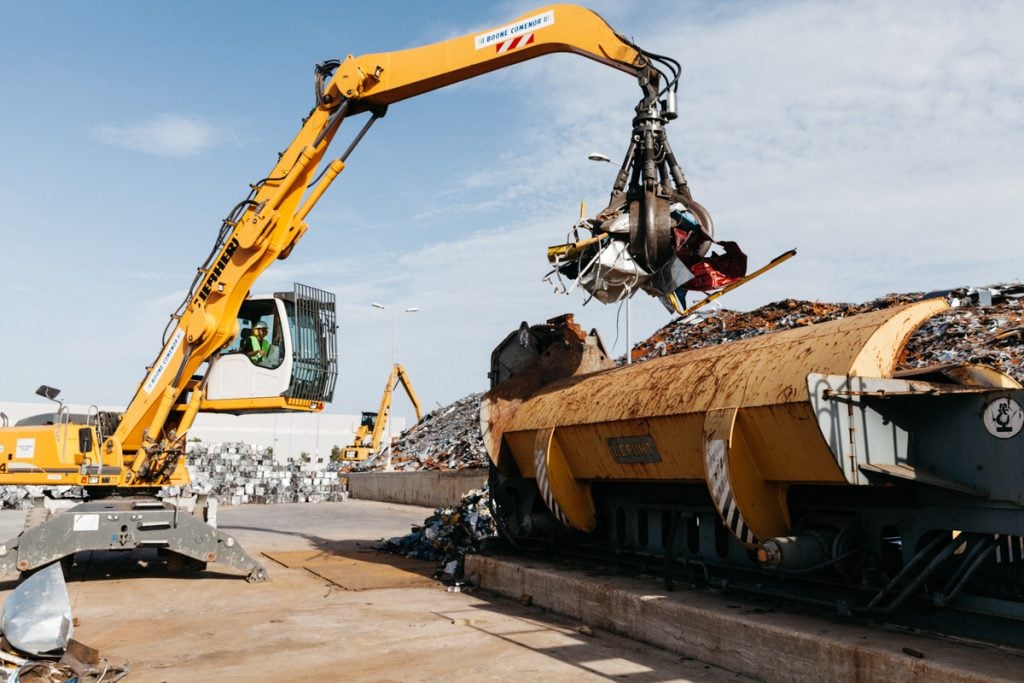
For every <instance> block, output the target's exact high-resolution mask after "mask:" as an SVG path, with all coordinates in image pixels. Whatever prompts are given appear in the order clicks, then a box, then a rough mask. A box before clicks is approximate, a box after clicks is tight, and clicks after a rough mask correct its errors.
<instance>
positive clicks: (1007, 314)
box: [632, 283, 1024, 383]
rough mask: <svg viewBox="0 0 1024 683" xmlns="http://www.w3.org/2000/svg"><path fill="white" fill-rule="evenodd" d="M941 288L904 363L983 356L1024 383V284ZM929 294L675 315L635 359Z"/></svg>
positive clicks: (975, 359)
mask: <svg viewBox="0 0 1024 683" xmlns="http://www.w3.org/2000/svg"><path fill="white" fill-rule="evenodd" d="M939 295H940V296H944V297H945V298H946V300H947V301H948V302H949V303H950V305H951V306H952V308H950V310H948V311H946V312H944V313H940V314H939V315H936V316H934V317H933V318H931V319H929V320H928V321H926V322H925V323H924V324H923V325H922V326H921V327H920V328H918V329H917V330H916V331H915V332H914V334H913V336H912V337H911V338H910V341H909V342H908V344H907V346H906V349H905V352H904V355H903V357H901V358H900V361H899V367H900V369H905V368H914V367H924V366H928V365H935V364H938V363H980V364H984V365H990V366H992V367H994V368H996V369H997V370H1000V371H1001V372H1005V373H1006V374H1008V375H1010V376H1011V377H1013V378H1014V379H1016V380H1017V381H1018V382H1022V383H1024V285H1022V284H1020V283H1008V284H997V285H991V286H988V287H979V288H974V287H962V288H959V289H954V290H950V291H948V292H942V293H940V294H939ZM924 296H925V295H923V294H889V295H886V296H884V297H881V298H879V299H875V300H874V301H869V302H867V303H863V304H832V303H821V302H817V301H796V300H793V299H787V300H785V301H778V302H775V303H771V304H768V305H766V306H762V307H761V308H758V309H755V310H753V311H748V312H740V311H730V310H720V311H716V312H714V313H713V314H709V315H703V316H699V317H698V316H692V317H691V318H688V319H683V320H676V321H673V322H672V323H670V324H668V325H666V326H664V327H662V328H661V329H660V330H658V331H657V332H655V333H654V334H653V335H651V337H650V338H648V339H647V340H646V341H644V342H641V343H640V344H637V345H636V346H635V347H634V348H633V350H632V353H633V361H634V362H638V361H644V360H649V359H651V358H656V357H658V356H665V355H669V354H672V353H678V352H680V351H686V350H689V349H697V348H701V347H705V346H713V345H716V344H721V343H723V342H728V341H736V340H738V339H746V338H749V337H756V336H759V335H762V334H767V333H770V332H777V331H779V330H785V329H790V328H794V327H803V326H806V325H811V324H814V323H819V322H825V321H827V320H834V319H836V318H845V317H849V316H852V315H857V314H858V313H866V312H868V311H874V310H879V309H883V308H889V307H890V306H896V305H898V304H903V303H908V302H911V301H917V300H919V299H921V298H922V297H924Z"/></svg>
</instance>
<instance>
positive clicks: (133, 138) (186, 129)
mask: <svg viewBox="0 0 1024 683" xmlns="http://www.w3.org/2000/svg"><path fill="white" fill-rule="evenodd" d="M92 132H93V134H94V135H95V137H96V138H97V139H98V140H100V141H101V142H103V143H105V144H108V145H113V146H115V147H124V148H126V149H131V150H135V151H138V152H145V153H147V154H157V155H160V156H168V157H190V156H195V155H197V154H202V153H203V152H205V151H206V150H208V149H210V148H212V147H216V146H219V145H223V144H226V143H230V142H233V141H234V136H233V135H232V134H230V133H229V132H227V131H224V130H222V129H220V128H218V127H217V126H215V125H213V124H211V123H208V122H206V121H203V120H202V119H199V118H196V117H192V116H182V115H179V114H160V115H159V116H156V117H154V118H151V119H149V120H147V121H139V122H136V123H128V124H123V125H114V124H102V125H98V126H95V127H94V128H93V129H92Z"/></svg>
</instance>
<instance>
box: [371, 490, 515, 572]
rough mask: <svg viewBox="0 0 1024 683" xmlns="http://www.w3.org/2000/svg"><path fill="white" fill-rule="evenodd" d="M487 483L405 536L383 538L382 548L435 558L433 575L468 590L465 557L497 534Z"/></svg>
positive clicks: (418, 556)
mask: <svg viewBox="0 0 1024 683" xmlns="http://www.w3.org/2000/svg"><path fill="white" fill-rule="evenodd" d="M489 499H490V493H489V492H488V489H487V485H486V484H485V485H484V486H483V487H482V488H479V489H475V490H473V491H470V492H469V493H467V494H465V495H464V496H463V497H462V500H461V502H460V503H459V505H458V506H457V507H443V508H437V509H436V510H434V514H433V515H431V516H430V517H427V518H426V519H425V520H423V524H422V525H417V526H414V527H413V528H412V531H411V532H410V533H408V534H406V535H405V536H396V537H394V538H390V539H388V540H387V541H384V542H383V543H382V544H381V545H380V546H379V549H380V550H383V551H385V552H389V553H396V554H398V555H404V556H405V557H415V558H417V559H420V560H434V561H437V563H438V569H437V572H436V573H435V574H434V578H437V579H441V580H443V581H445V582H446V583H450V584H452V585H455V586H458V587H459V589H460V591H462V590H465V587H464V585H463V584H464V581H463V559H464V558H465V556H466V554H467V553H474V552H478V551H479V550H480V549H481V546H482V544H483V543H484V542H485V540H486V539H488V538H491V537H493V536H495V535H496V533H497V530H496V528H495V526H494V519H493V518H492V517H491V510H490V508H489V507H488V501H489Z"/></svg>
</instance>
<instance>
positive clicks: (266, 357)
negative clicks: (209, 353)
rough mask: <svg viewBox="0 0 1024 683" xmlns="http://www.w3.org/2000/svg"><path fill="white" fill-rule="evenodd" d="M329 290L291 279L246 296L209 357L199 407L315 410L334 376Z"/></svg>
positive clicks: (212, 409)
mask: <svg viewBox="0 0 1024 683" xmlns="http://www.w3.org/2000/svg"><path fill="white" fill-rule="evenodd" d="M336 319H337V318H336V313H335V301H334V295H333V294H331V293H330V292H326V291H324V290H322V289H316V288H314V287H309V286H307V285H301V284H297V283H296V285H295V288H294V290H293V291H291V292H277V293H275V294H274V295H273V296H269V295H267V296H254V297H250V298H249V299H247V300H246V301H245V303H243V304H242V306H241V308H240V309H239V311H238V334H237V335H236V336H235V338H234V339H232V340H231V341H230V342H229V343H228V344H227V345H225V346H224V348H223V349H221V351H220V353H219V354H218V355H217V356H216V357H214V358H212V359H211V361H210V368H209V370H208V371H207V375H206V398H205V400H204V401H203V403H202V405H201V408H200V410H202V411H204V412H227V413H253V412H270V411H280V410H318V409H320V407H322V405H323V404H324V403H327V402H330V400H331V398H332V397H333V395H334V385H335V382H336V381H337V376H338V359H337V341H336V334H335V330H336V329H337V325H336V322H335V321H336Z"/></svg>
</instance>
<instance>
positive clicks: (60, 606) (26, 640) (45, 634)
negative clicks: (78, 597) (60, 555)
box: [0, 562, 128, 683]
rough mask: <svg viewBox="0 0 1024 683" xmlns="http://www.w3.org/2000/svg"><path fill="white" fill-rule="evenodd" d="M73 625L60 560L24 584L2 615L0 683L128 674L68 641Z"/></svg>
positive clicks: (86, 682)
mask: <svg viewBox="0 0 1024 683" xmlns="http://www.w3.org/2000/svg"><path fill="white" fill-rule="evenodd" d="M74 626H75V622H74V619H73V618H72V616H71V601H70V599H69V598H68V589H67V584H65V583H64V572H63V571H62V569H61V565H60V563H59V562H55V563H53V564H51V565H49V566H47V567H45V568H43V569H41V570H39V571H38V572H36V573H34V574H33V575H32V576H30V577H28V578H27V579H25V580H24V581H22V583H21V585H20V586H18V587H17V588H16V589H15V590H14V592H13V593H11V594H10V596H8V598H7V601H6V602H5V603H4V606H3V614H2V616H0V631H2V632H3V638H2V640H0V681H10V682H12V683H13V682H15V681H16V682H17V683H37V682H38V683H70V682H75V683H99V681H117V680H120V679H121V678H123V677H124V676H125V675H127V673H128V669H127V667H111V666H110V665H109V664H108V663H107V662H106V660H103V659H101V658H100V656H99V652H98V651H97V650H95V649H93V648H91V647H88V646H86V645H83V644H82V643H79V642H78V641H76V640H74V639H72V638H71V635H72V633H73V631H74Z"/></svg>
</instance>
